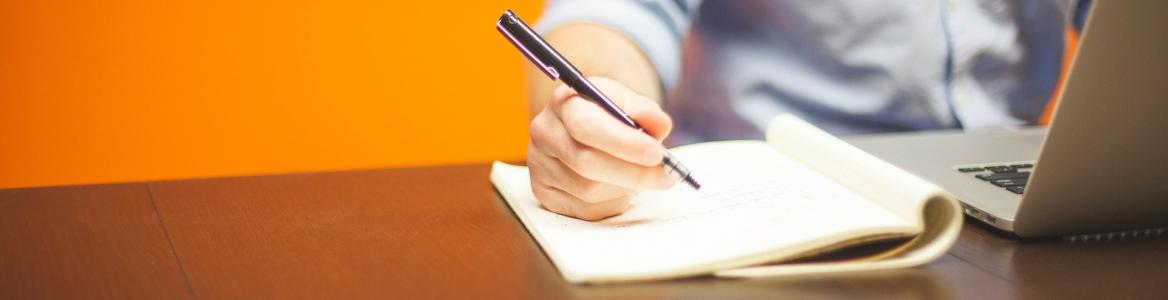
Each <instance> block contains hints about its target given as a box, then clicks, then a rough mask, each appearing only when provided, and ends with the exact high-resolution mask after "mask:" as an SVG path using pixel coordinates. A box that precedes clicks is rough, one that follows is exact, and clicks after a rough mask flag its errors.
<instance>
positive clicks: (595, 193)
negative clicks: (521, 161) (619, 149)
mask: <svg viewBox="0 0 1168 300" xmlns="http://www.w3.org/2000/svg"><path fill="white" fill-rule="evenodd" d="M527 165H528V168H529V169H531V170H532V171H531V172H532V173H538V175H540V176H538V177H537V176H533V177H532V181H533V182H539V183H541V184H544V185H547V186H550V187H554V188H557V189H559V190H562V191H564V192H567V193H568V194H571V195H572V196H573V197H574V198H577V199H580V200H581V201H584V202H590V203H596V202H602V201H606V200H611V199H616V198H620V197H624V196H628V195H629V194H630V193H631V192H632V190H631V189H629V188H625V187H621V186H617V185H613V184H608V183H604V182H600V181H596V180H592V179H589V178H587V177H584V176H582V175H580V174H578V173H576V171H575V170H572V169H571V168H569V167H568V166H567V165H565V164H564V163H563V162H562V161H560V160H559V159H556V158H554V157H551V156H547V155H545V154H543V153H542V152H540V151H539V150H538V149H535V147H534V146H532V147H529V149H528V158H527Z"/></svg>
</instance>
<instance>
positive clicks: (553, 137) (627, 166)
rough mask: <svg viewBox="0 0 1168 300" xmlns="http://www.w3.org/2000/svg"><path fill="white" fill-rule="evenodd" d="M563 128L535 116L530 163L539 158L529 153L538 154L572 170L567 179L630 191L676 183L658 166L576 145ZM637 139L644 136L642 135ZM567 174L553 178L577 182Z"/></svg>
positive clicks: (545, 117)
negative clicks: (630, 160) (581, 180)
mask: <svg viewBox="0 0 1168 300" xmlns="http://www.w3.org/2000/svg"><path fill="white" fill-rule="evenodd" d="M565 126H566V125H565V124H563V122H562V121H560V120H558V119H556V116H555V115H554V114H551V113H547V112H544V113H540V114H539V115H536V117H535V119H534V120H532V123H531V128H530V132H531V144H532V149H530V150H529V152H528V156H529V157H528V158H529V160H530V159H532V158H538V157H532V153H536V152H538V153H539V154H543V155H546V156H549V157H551V158H554V159H556V160H557V161H558V162H559V163H562V164H563V165H565V166H566V167H567V168H569V169H570V170H571V172H566V173H571V174H570V175H578V176H580V177H582V178H583V179H587V180H591V181H599V182H603V183H608V184H612V185H616V186H620V187H624V188H629V189H646V188H649V189H663V188H668V187H671V186H673V184H674V182H675V181H676V180H675V179H674V178H673V177H672V175H670V174H669V173H668V172H667V170H666V169H665V168H663V167H661V166H660V165H652V166H645V165H641V164H636V163H632V162H629V161H626V160H623V159H620V158H618V157H615V156H613V155H610V154H608V153H606V152H605V151H600V150H598V149H596V148H594V147H589V146H587V145H584V144H582V143H579V142H577V141H575V140H573V137H572V136H571V135H570V134H569V133H568V131H567V129H566V127H565ZM638 134H639V133H638ZM640 135H641V136H645V135H644V134H640ZM553 166H554V165H552V164H550V163H546V164H544V166H541V167H548V168H551V167H553ZM566 173H556V174H553V175H559V177H557V178H558V179H560V180H564V181H569V180H577V178H570V177H567V175H563V174H566ZM557 186H558V187H560V188H562V189H564V190H566V191H569V192H572V191H573V190H574V189H575V188H576V187H575V186H574V185H571V184H563V185H557ZM580 189H585V190H586V189H587V188H584V187H581V188H580ZM580 197H581V198H584V199H589V197H587V196H584V195H580Z"/></svg>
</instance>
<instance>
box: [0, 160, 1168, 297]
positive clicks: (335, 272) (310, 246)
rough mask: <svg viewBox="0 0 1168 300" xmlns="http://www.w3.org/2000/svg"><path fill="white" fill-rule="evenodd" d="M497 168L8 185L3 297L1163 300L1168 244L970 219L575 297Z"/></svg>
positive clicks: (583, 289) (578, 290)
mask: <svg viewBox="0 0 1168 300" xmlns="http://www.w3.org/2000/svg"><path fill="white" fill-rule="evenodd" d="M488 171H489V165H487V164H475V165H465V166H447V167H428V168H412V169H393V170H371V171H356V172H338V173H317V174H295V175H275V176H260V177H240V178H222V179H202V180H187V181H168V182H151V183H145V184H119V185H101V186H85V187H56V188H38V189H21V190H4V191H0V299H21V298H42V297H48V298H151V299H181V298H197V299H220V298H245V299H270V298H389V299H418V298H421V299H429V298H473V299H478V298H599V299H610V298H662V297H669V298H682V297H684V298H774V297H797V298H807V297H816V298H823V297H826V298H855V297H857V296H864V297H879V298H897V299H904V298H910V299H911V298H921V299H937V298H974V299H982V298H1065V297H1070V298H1112V297H1116V296H1121V297H1136V298H1162V297H1165V295H1168V238H1166V237H1156V238H1143V239H1136V240H1123V241H1110V242H1096V243H1068V242H1063V241H1060V240H1047V241H1028V242H1019V241H1015V240H1010V239H1005V238H1002V237H999V236H998V235H996V234H994V233H992V232H989V231H987V230H986V229H985V228H982V227H980V226H975V225H970V223H968V222H967V225H970V226H965V228H964V229H963V230H962V233H961V237H960V239H959V240H958V242H957V245H956V246H955V247H954V248H953V249H952V250H951V251H950V252H949V254H947V255H945V256H944V257H942V258H940V259H938V260H936V261H934V262H933V263H931V264H928V265H926V266H924V267H920V268H914V269H905V270H895V271H883V272H871V273H860V274H845V275H833V276H824V277H817V278H786V279H767V280H719V279H714V278H692V279H686V280H676V281H666V282H655V283H638V284H623V285H608V286H573V285H569V284H567V283H565V282H564V281H563V280H562V279H560V276H559V274H558V273H557V271H556V269H555V268H554V267H553V266H552V265H551V263H550V261H548V259H547V257H545V256H544V255H543V253H542V252H541V251H540V249H539V248H538V246H537V245H536V244H535V243H534V241H533V240H532V239H531V238H530V236H528V235H527V232H526V231H524V230H523V228H522V225H520V224H519V222H518V220H516V219H515V217H514V216H513V215H512V214H511V212H510V211H509V210H508V209H507V207H506V205H505V204H504V203H503V202H502V201H501V200H500V199H499V198H498V196H497V194H496V193H495V192H494V190H493V189H492V187H491V185H490V183H489V182H488V180H487V173H488Z"/></svg>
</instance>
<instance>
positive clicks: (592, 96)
mask: <svg viewBox="0 0 1168 300" xmlns="http://www.w3.org/2000/svg"><path fill="white" fill-rule="evenodd" d="M566 71H567V72H573V73H576V72H579V71H577V70H575V69H572V70H566ZM573 75H576V76H562V77H561V78H560V79H561V80H563V81H564V84H566V85H568V86H569V87H571V88H572V89H573V90H576V93H577V94H579V95H580V97H584V99H588V100H589V101H592V102H596V104H597V105H599V106H600V108H603V109H604V111H606V112H608V114H610V115H612V116H613V117H615V118H617V120H620V121H621V123H625V125H628V126H629V127H632V128H635V129H638V130H640V129H641V124H637V121H634V120H633V118H632V117H629V115H627V114H625V112H624V111H621V110H620V106H617V105H616V103H615V102H612V100H611V99H608V96H605V95H604V94H603V93H601V91H600V89H599V88H597V87H596V86H595V85H593V84H592V82H589V81H588V80H586V79H584V76H582V75H579V73H576V74H573Z"/></svg>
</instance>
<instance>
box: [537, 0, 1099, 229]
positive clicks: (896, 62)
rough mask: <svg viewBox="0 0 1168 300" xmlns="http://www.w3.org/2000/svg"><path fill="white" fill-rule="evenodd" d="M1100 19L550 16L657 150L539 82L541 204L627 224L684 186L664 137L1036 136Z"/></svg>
mask: <svg viewBox="0 0 1168 300" xmlns="http://www.w3.org/2000/svg"><path fill="white" fill-rule="evenodd" d="M1088 8H1089V2H1087V1H1071V0H1035V1H1005V0H942V1H847V0H820V1H796V0H791V1H775V0H772V1H704V2H702V1H594V0H575V1H572V0H562V1H552V2H550V3H549V4H548V6H547V8H546V10H545V11H544V14H543V16H542V19H541V20H540V22H538V24H537V26H536V28H537V30H538V31H540V32H541V34H543V35H544V37H545V39H546V40H547V41H548V42H549V43H550V44H552V45H553V46H554V47H556V49H558V50H559V51H560V52H561V54H563V55H564V56H565V57H566V58H567V59H568V60H570V61H571V62H573V63H574V64H575V65H576V66H577V68H579V69H580V70H581V71H582V72H583V73H584V74H586V75H589V76H592V77H590V80H592V81H593V83H594V84H596V85H597V86H598V87H599V88H600V89H601V90H602V91H603V92H604V93H605V94H606V95H608V96H609V97H610V98H612V100H613V101H614V102H616V103H617V104H618V105H620V106H621V107H622V108H623V109H624V110H625V112H627V113H628V114H629V115H630V116H631V117H632V118H633V119H635V120H636V121H637V122H639V123H640V124H641V125H642V126H643V127H644V128H645V130H646V132H647V133H649V134H648V135H646V134H645V133H642V132H639V131H636V130H634V129H632V128H630V127H627V126H625V125H623V124H621V123H619V122H618V121H616V119H614V118H613V117H612V116H610V115H608V114H607V113H606V112H605V111H604V110H602V109H601V108H600V107H599V106H598V105H596V104H593V103H591V102H589V101H587V100H585V99H583V98H580V97H579V96H577V95H576V94H575V92H574V91H573V90H572V89H570V88H568V87H566V86H563V85H562V84H560V83H558V82H553V81H550V80H547V77H544V76H543V75H542V74H541V73H540V72H538V71H531V72H528V74H529V76H528V79H527V82H528V89H527V92H528V99H529V104H530V111H531V116H532V119H531V126H530V135H531V143H530V145H529V147H528V155H527V163H528V166H529V168H530V172H531V182H532V192H533V193H534V194H535V196H536V198H537V199H539V201H540V203H541V205H543V206H544V207H545V208H546V209H548V210H550V211H553V212H556V213H559V214H563V215H567V216H572V217H576V218H580V219H584V220H600V219H604V218H607V217H610V216H613V215H617V214H620V213H622V212H624V211H625V210H627V209H628V206H629V196H630V195H631V194H632V193H633V192H635V191H636V190H640V189H664V188H669V187H671V186H672V185H673V184H674V179H673V178H672V176H671V175H669V174H668V173H667V172H666V170H665V169H664V168H662V167H660V166H659V164H660V162H661V158H662V155H663V152H664V151H665V149H664V147H663V146H662V141H663V140H664V139H665V137H666V136H670V142H671V143H673V144H685V143H690V142H696V141H704V140H720V139H756V138H760V137H761V136H762V128H765V125H766V122H767V121H769V120H770V118H772V117H773V116H775V115H777V114H779V113H791V114H795V115H797V116H799V117H801V118H803V119H805V120H808V121H809V122H812V123H813V124H815V125H817V126H819V127H820V128H823V129H824V130H827V131H828V132H831V133H833V134H860V133H875V132H891V131H908V130H929V129H945V128H966V129H972V128H982V127H991V126H1011V125H1025V124H1036V123H1038V122H1039V120H1040V116H1041V115H1042V114H1043V111H1044V109H1045V108H1046V106H1047V101H1048V99H1051V98H1052V97H1051V95H1052V94H1053V93H1054V92H1055V90H1056V87H1057V85H1058V83H1059V80H1060V72H1061V71H1062V69H1063V59H1064V51H1066V49H1064V48H1065V42H1066V40H1064V39H1066V38H1068V36H1067V35H1066V33H1067V29H1068V28H1072V29H1074V28H1079V26H1082V22H1083V18H1084V16H1085V12H1086V11H1087V10H1088ZM1072 32H1073V31H1072ZM663 107H664V109H663ZM667 111H668V113H667ZM671 116H672V118H671ZM674 119H676V120H679V121H678V126H677V128H674V123H673V120H674ZM671 132H673V133H672V134H671Z"/></svg>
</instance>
